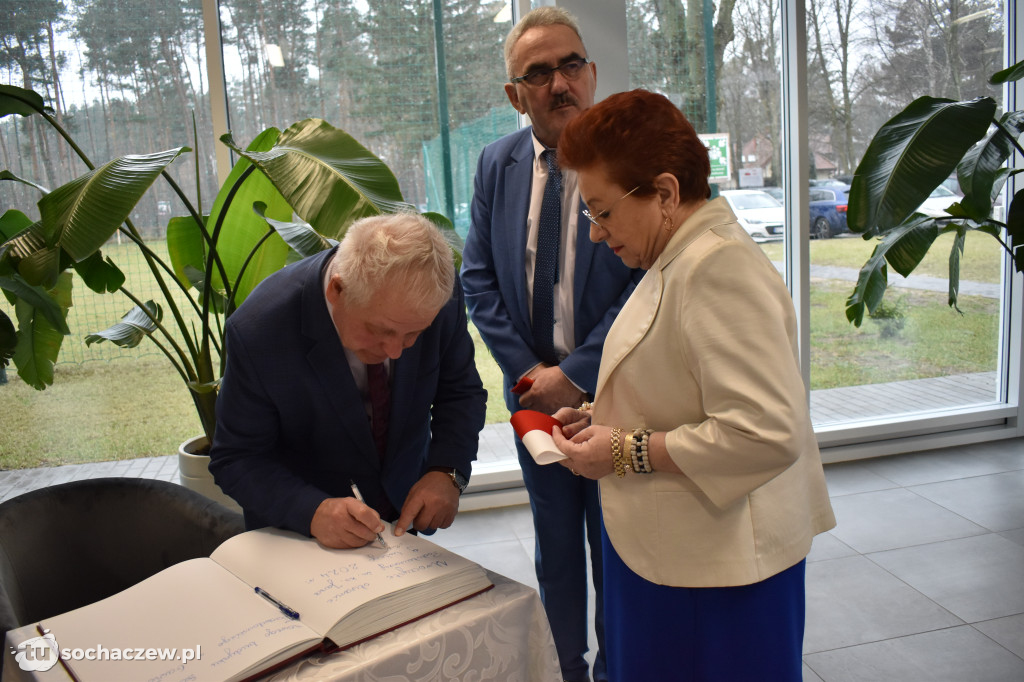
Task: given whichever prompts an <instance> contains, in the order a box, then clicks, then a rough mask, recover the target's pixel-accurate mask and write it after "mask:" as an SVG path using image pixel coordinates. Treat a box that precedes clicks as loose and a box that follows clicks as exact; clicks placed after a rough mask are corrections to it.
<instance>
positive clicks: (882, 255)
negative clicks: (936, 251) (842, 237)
mask: <svg viewBox="0 0 1024 682" xmlns="http://www.w3.org/2000/svg"><path fill="white" fill-rule="evenodd" d="M938 234H939V230H938V227H937V226H936V223H935V220H934V219H933V218H927V217H925V216H922V215H918V216H916V217H915V218H914V219H913V220H911V221H908V222H906V223H904V224H902V225H899V226H897V227H896V228H894V229H892V230H890V231H888V232H887V233H886V234H885V236H883V237H882V239H881V241H879V243H878V244H877V245H876V246H875V250H874V251H873V252H872V253H871V258H869V259H868V261H867V262H866V263H864V266H863V267H862V268H861V269H860V275H859V276H858V277H857V284H856V285H855V286H854V290H853V293H852V294H850V297H849V298H848V299H847V301H846V319H847V320H849V321H850V322H853V324H854V325H856V326H858V327H859V326H860V325H861V322H863V320H864V311H865V309H867V311H868V312H874V311H875V310H876V309H877V308H878V305H879V304H880V303H881V302H882V297H883V296H884V295H885V289H886V287H887V286H888V284H889V282H888V270H887V268H886V261H887V260H889V259H890V257H891V258H892V259H894V260H895V261H896V262H897V263H898V264H899V266H900V268H901V269H904V270H905V269H906V267H907V266H908V265H910V264H911V263H913V265H911V266H910V270H913V267H914V266H916V264H917V263H919V262H920V261H921V258H923V257H924V254H925V253H927V252H928V247H929V246H931V244H932V242H934V241H935V238H936V237H937V236H938ZM893 267H896V266H895V265H894V266H893ZM906 272H907V274H909V271H906ZM901 274H904V273H902V272H901ZM904 276H906V274H904Z"/></svg>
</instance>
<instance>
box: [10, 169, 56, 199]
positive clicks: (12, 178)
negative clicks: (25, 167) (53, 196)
mask: <svg viewBox="0 0 1024 682" xmlns="http://www.w3.org/2000/svg"><path fill="white" fill-rule="evenodd" d="M0 180H10V181H11V182H20V183H21V184H23V185H28V186H29V187H33V188H35V189H37V190H39V191H40V192H41V193H43V194H48V193H49V192H50V190H48V189H46V188H45V187H43V186H42V185H39V184H36V183H34V182H32V181H31V180H26V179H25V178H20V177H18V176H17V175H15V174H14V173H12V172H11V171H9V170H2V171H0Z"/></svg>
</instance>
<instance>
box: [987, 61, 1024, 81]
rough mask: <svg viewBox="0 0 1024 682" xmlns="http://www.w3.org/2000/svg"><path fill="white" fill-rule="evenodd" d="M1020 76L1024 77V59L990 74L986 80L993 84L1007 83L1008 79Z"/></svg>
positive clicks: (1016, 78)
mask: <svg viewBox="0 0 1024 682" xmlns="http://www.w3.org/2000/svg"><path fill="white" fill-rule="evenodd" d="M1021 78H1024V61H1020V62H1017V63H1016V64H1014V65H1013V66H1011V67H1009V68H1006V69H1003V70H1002V71H998V72H996V73H994V74H992V75H991V76H990V77H989V79H988V82H989V83H992V84H993V85H998V84H999V83H1009V82H1010V81H1016V80H1020V79H1021Z"/></svg>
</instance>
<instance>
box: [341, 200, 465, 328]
mask: <svg viewBox="0 0 1024 682" xmlns="http://www.w3.org/2000/svg"><path fill="white" fill-rule="evenodd" d="M331 275H340V276H341V282H342V286H343V287H344V291H345V299H346V301H348V302H350V303H351V304H352V305H354V306H356V307H361V306H365V305H366V304H368V303H369V302H370V299H371V298H372V297H373V295H374V294H376V293H377V292H379V291H381V290H382V289H384V288H385V287H388V286H398V287H402V289H403V292H404V293H405V296H406V300H408V301H410V302H412V303H413V304H416V305H417V306H420V305H421V306H422V309H423V310H432V311H434V312H436V311H438V310H440V309H441V308H442V307H443V306H444V304H445V303H446V302H447V301H448V299H450V298H451V296H452V291H453V288H454V286H455V263H454V261H453V260H452V249H451V247H450V246H448V243H447V242H446V241H445V239H444V237H443V236H442V235H441V231H440V230H439V229H438V228H437V227H436V226H435V225H434V224H433V223H431V222H430V221H429V220H427V219H426V218H424V217H423V216H421V215H419V214H418V213H391V214H386V215H379V216H372V217H369V218H362V219H361V220H357V221H356V222H354V223H352V225H351V226H350V227H349V228H348V231H347V232H346V233H345V237H344V239H342V240H341V244H340V245H339V246H338V252H337V253H336V254H335V256H334V258H333V260H332V262H331Z"/></svg>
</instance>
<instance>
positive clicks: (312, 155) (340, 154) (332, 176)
mask: <svg viewBox="0 0 1024 682" xmlns="http://www.w3.org/2000/svg"><path fill="white" fill-rule="evenodd" d="M221 140H223V141H224V143H225V144H227V145H228V146H230V147H232V149H234V150H235V151H236V152H237V153H238V154H240V155H241V156H243V157H245V158H247V159H249V160H250V161H251V162H252V163H254V164H256V165H257V166H258V167H259V169H260V170H261V171H262V172H263V173H264V174H265V175H266V176H267V177H268V178H270V180H271V182H273V183H274V186H275V187H277V188H278V190H280V192H281V194H282V195H283V196H284V197H285V199H287V200H288V203H289V204H290V205H291V207H292V208H293V209H294V210H295V213H297V214H298V215H299V217H300V218H302V219H303V220H305V221H306V222H307V223H309V224H310V225H312V226H313V228H314V229H315V230H316V231H317V232H319V233H320V234H322V235H323V236H325V237H332V238H334V239H338V238H340V236H341V235H342V234H344V231H345V230H346V229H347V228H348V226H349V225H350V224H351V223H352V222H354V221H356V220H358V219H359V218H363V217H366V216H371V215H379V214H381V213H393V212H396V211H403V210H405V211H407V210H410V208H411V207H410V206H409V204H407V203H405V201H404V200H403V198H402V191H401V189H400V188H399V186H398V180H397V179H396V178H395V176H394V174H393V173H392V172H391V169H389V168H388V167H387V165H386V164H385V163H384V162H383V161H381V160H380V159H379V158H377V157H376V156H374V155H373V153H371V152H370V151H369V150H368V149H366V148H365V147H363V146H362V145H361V144H359V143H358V142H357V141H356V140H355V139H354V138H352V136H350V135H349V134H348V133H346V132H344V131H343V130H339V129H337V128H334V127H333V126H331V125H330V124H328V123H326V122H325V121H322V120H320V119H316V118H309V119H305V120H303V121H299V122H298V123H295V124H293V125H292V126H290V127H289V128H288V129H287V130H285V131H284V132H283V133H281V137H280V138H279V139H278V141H277V144H276V145H275V146H274V148H273V149H271V150H269V151H266V152H262V153H249V152H245V151H242V150H240V149H238V148H237V147H236V146H235V145H234V144H233V143H232V140H231V138H230V136H229V135H225V136H224V137H222V138H221ZM273 217H275V218H277V219H279V220H281V219H283V220H287V219H288V218H281V217H280V216H273ZM289 217H290V216H289Z"/></svg>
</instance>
